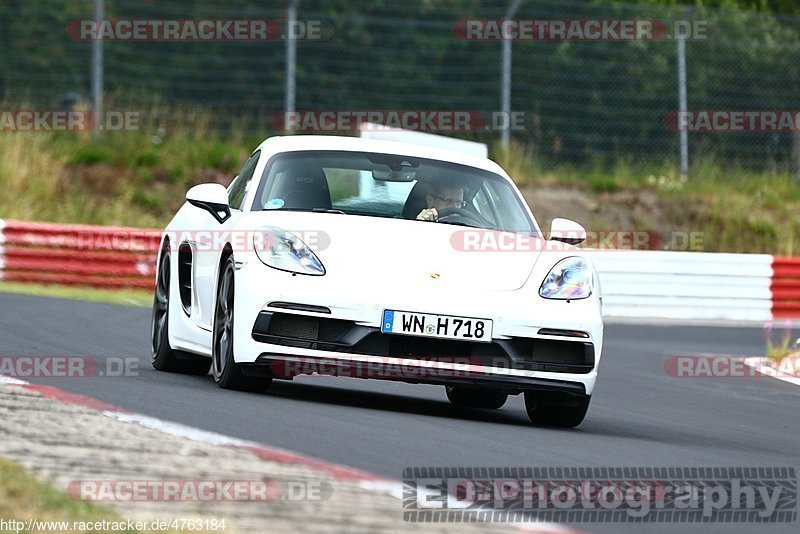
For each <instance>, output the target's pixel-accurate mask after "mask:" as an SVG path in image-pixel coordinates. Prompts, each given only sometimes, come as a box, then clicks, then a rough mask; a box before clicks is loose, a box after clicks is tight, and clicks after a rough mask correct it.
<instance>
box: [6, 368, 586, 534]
mask: <svg viewBox="0 0 800 534" xmlns="http://www.w3.org/2000/svg"><path fill="white" fill-rule="evenodd" d="M0 385H10V386H21V387H22V388H23V389H25V390H28V391H33V392H37V393H39V394H41V395H42V396H43V397H46V398H50V399H55V400H57V401H59V402H63V403H65V404H72V405H76V406H82V407H85V408H89V409H93V410H97V411H100V412H101V413H102V414H103V415H105V416H107V417H111V418H112V419H116V420H118V421H121V422H128V423H134V424H138V425H140V426H143V427H146V428H150V429H153V430H158V431H160V432H164V433H166V434H170V435H172V436H176V437H182V438H185V439H190V440H193V441H199V442H202V443H208V444H210V445H216V446H222V447H232V448H236V449H241V450H246V451H250V452H251V453H253V454H254V455H256V456H258V457H259V458H262V459H264V460H269V461H273V462H276V463H283V464H297V465H302V466H305V467H308V468H310V469H315V470H317V471H322V472H324V473H327V474H329V475H331V476H333V477H334V478H336V479H338V480H340V481H342V482H350V483H355V484H356V485H357V486H358V487H359V488H361V489H364V490H366V491H375V492H379V493H383V494H385V495H389V496H391V497H395V498H397V499H402V498H403V484H402V483H401V482H400V481H397V480H391V479H387V478H383V477H381V476H378V475H374V474H372V473H368V472H366V471H362V470H360V469H355V468H352V467H347V466H343V465H339V464H334V463H330V462H326V461H324V460H319V459H317V458H313V457H310V456H305V455H303V454H299V453H295V452H292V451H288V450H286V449H280V448H277V447H268V446H266V445H262V444H260V443H256V442H253V441H247V440H242V439H239V438H234V437H232V436H226V435H224V434H218V433H216V432H210V431H207V430H202V429H200V428H195V427H191V426H188V425H183V424H180V423H175V422H171V421H164V420H161V419H158V418H156V417H150V416H147V415H143V414H137V413H133V412H129V411H127V410H125V409H124V408H121V407H118V406H114V405H111V404H107V403H105V402H103V401H100V400H98V399H94V398H92V397H87V396H85V395H78V394H74V393H70V392H68V391H66V390H63V389H59V388H55V387H51V386H42V385H38V384H31V383H29V382H26V381H24V380H19V379H17V378H14V377H10V376H5V375H0ZM518 531H519V532H536V533H540V534H548V533H550V534H579V533H580V531H579V530H576V529H574V528H571V527H569V526H566V525H560V524H558V523H550V522H541V523H536V524H535V525H518Z"/></svg>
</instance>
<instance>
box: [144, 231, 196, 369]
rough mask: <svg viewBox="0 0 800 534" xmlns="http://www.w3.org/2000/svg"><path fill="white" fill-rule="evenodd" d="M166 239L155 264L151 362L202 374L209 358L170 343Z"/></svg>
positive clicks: (155, 365) (167, 250)
mask: <svg viewBox="0 0 800 534" xmlns="http://www.w3.org/2000/svg"><path fill="white" fill-rule="evenodd" d="M169 258H170V253H169V243H165V244H164V248H163V249H162V251H161V262H160V263H159V264H158V274H157V276H156V289H155V294H154V296H153V315H152V318H151V321H150V355H151V358H150V362H151V363H152V364H153V367H154V368H155V369H157V370H159V371H166V372H169V373H182V374H187V375H205V374H208V369H209V367H211V359H210V358H207V357H205V356H198V355H195V354H189V353H188V352H183V351H179V350H175V349H173V348H172V347H171V346H170V344H169V292H170V291H169V289H170V275H171V268H170V262H169Z"/></svg>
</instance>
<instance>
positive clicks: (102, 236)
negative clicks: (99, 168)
mask: <svg viewBox="0 0 800 534" xmlns="http://www.w3.org/2000/svg"><path fill="white" fill-rule="evenodd" d="M160 235H161V233H160V231H158V230H144V229H141V228H124V227H111V226H88V225H81V224H53V223H39V222H27V221H13V220H6V221H3V220H2V219H0V279H1V280H9V281H17V282H39V283H53V284H71V285H89V286H95V287H109V288H123V287H132V288H147V289H150V288H152V287H153V284H154V272H155V258H156V253H157V251H158V239H159V236H160Z"/></svg>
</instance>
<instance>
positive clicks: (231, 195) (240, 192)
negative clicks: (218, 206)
mask: <svg viewBox="0 0 800 534" xmlns="http://www.w3.org/2000/svg"><path fill="white" fill-rule="evenodd" d="M259 156H261V152H255V153H254V154H253V155H252V156H250V158H248V160H247V161H245V162H244V166H243V167H242V170H241V171H239V177H238V178H237V179H236V181H235V182H234V183H233V185H232V186H231V189H230V191H228V204H230V206H231V208H233V209H237V210H238V209H241V206H242V202H243V201H244V197H245V195H246V194H247V190H248V189H249V188H250V181H251V180H252V179H253V173H254V172H255V170H256V165H257V164H258V158H259Z"/></svg>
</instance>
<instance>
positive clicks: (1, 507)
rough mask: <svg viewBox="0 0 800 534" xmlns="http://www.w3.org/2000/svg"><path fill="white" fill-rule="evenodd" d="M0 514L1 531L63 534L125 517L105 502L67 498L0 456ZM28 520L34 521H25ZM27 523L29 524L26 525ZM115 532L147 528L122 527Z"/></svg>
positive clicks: (144, 531) (118, 520)
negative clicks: (105, 504)
mask: <svg viewBox="0 0 800 534" xmlns="http://www.w3.org/2000/svg"><path fill="white" fill-rule="evenodd" d="M0 518H2V519H3V520H4V521H5V522H6V524H5V525H4V528H3V532H41V533H45V532H59V533H64V534H72V533H74V534H77V533H84V532H97V531H98V530H99V531H101V532H105V531H110V529H106V530H104V529H98V528H96V527H97V526H102V525H103V523H102V522H103V521H106V522H109V523H107V525H110V524H112V522H115V523H116V525H117V526H120V527H121V526H122V524H123V523H127V521H128V520H127V519H122V518H121V517H120V516H119V515H117V514H116V513H115V512H114V511H113V510H111V509H109V508H106V507H105V506H101V505H98V504H95V503H91V502H86V501H78V500H74V499H72V498H70V497H69V495H67V494H66V492H63V491H61V490H58V489H56V488H54V487H52V486H50V485H49V484H47V483H45V482H43V481H41V480H39V479H38V478H36V477H34V476H33V475H32V474H30V473H29V472H28V471H26V470H25V469H23V468H22V467H21V466H20V465H18V464H16V463H14V462H11V461H8V460H6V459H3V458H0ZM11 520H14V521H21V522H22V523H23V524H16V525H14V526H13V527H12V525H11V524H10V523H9V521H11ZM29 520H34V521H35V522H36V523H35V524H33V523H31V524H30V525H29V524H28V521H29ZM145 523H146V522H145ZM29 526H32V527H33V528H30V529H29V528H28V527H29ZM125 526H126V527H127V525H125ZM115 532H128V533H137V532H142V533H150V532H151V531H150V530H148V529H144V530H137V529H135V528H134V529H127V528H124V529H121V530H115ZM170 532H175V531H174V530H172V531H170Z"/></svg>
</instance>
